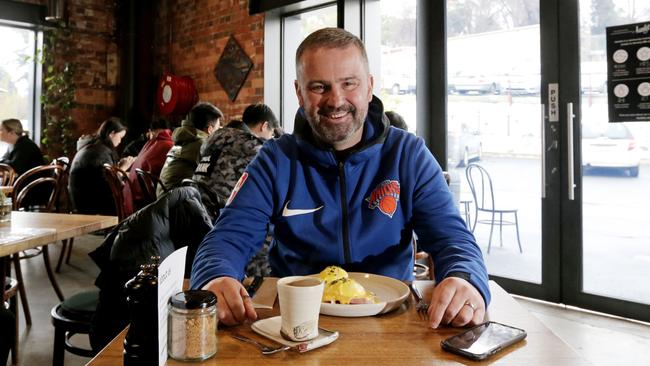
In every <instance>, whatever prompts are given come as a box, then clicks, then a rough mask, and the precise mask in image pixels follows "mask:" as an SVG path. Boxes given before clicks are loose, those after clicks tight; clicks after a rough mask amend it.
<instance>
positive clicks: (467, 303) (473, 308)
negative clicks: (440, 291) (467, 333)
mask: <svg viewBox="0 0 650 366" xmlns="http://www.w3.org/2000/svg"><path fill="white" fill-rule="evenodd" d="M463 306H469V307H470V308H472V311H476V305H474V304H472V303H471V302H469V301H465V304H463Z"/></svg>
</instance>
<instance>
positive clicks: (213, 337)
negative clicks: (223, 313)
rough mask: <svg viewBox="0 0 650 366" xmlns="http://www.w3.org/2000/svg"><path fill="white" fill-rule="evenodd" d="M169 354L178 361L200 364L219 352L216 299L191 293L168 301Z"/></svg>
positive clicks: (185, 293)
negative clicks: (199, 362)
mask: <svg viewBox="0 0 650 366" xmlns="http://www.w3.org/2000/svg"><path fill="white" fill-rule="evenodd" d="M167 329H168V335H167V342H168V343H167V352H168V354H169V356H170V357H171V358H173V359H175V360H179V361H200V360H205V359H207V358H210V357H212V356H213V355H214V354H215V353H217V298H216V296H215V295H214V294H213V293H212V292H210V291H204V290H189V291H183V292H179V293H177V294H175V295H173V296H172V297H171V298H170V299H169V317H168V324H167Z"/></svg>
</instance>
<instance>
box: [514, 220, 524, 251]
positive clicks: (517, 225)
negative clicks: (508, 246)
mask: <svg viewBox="0 0 650 366" xmlns="http://www.w3.org/2000/svg"><path fill="white" fill-rule="evenodd" d="M515 230H516V231H517V244H519V253H523V252H524V251H523V250H522V249H521V241H520V240H519V221H518V220H517V211H515Z"/></svg>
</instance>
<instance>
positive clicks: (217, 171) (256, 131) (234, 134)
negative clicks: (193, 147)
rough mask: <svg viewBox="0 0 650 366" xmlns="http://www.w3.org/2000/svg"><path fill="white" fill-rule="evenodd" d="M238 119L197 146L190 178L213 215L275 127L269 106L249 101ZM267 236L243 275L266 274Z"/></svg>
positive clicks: (267, 267)
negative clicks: (198, 157)
mask: <svg viewBox="0 0 650 366" xmlns="http://www.w3.org/2000/svg"><path fill="white" fill-rule="evenodd" d="M242 118H243V122H242V121H237V120H234V121H231V122H230V123H229V124H228V125H226V127H224V128H222V129H220V130H219V131H217V132H215V133H213V134H212V135H211V136H210V137H208V139H207V140H205V143H203V146H201V161H200V163H199V166H198V167H197V168H196V171H195V172H194V176H193V177H192V179H193V180H194V181H196V182H197V183H198V185H197V186H198V188H199V191H201V200H202V201H203V205H204V206H206V209H207V210H208V212H209V213H210V214H211V215H212V217H213V218H216V217H218V216H219V210H220V209H221V208H222V207H223V206H224V205H225V203H226V201H227V200H228V197H229V196H230V194H231V193H232V190H233V189H234V188H235V184H237V180H239V177H241V175H242V174H243V173H244V169H246V166H248V163H250V162H251V161H252V160H253V158H254V157H255V156H256V155H257V152H258V151H259V150H260V149H261V148H262V145H263V144H264V142H265V141H266V140H268V139H271V138H273V135H274V131H276V129H277V128H278V127H279V124H278V120H277V118H276V117H275V115H274V114H273V111H272V110H271V108H269V107H268V106H267V105H265V104H261V103H260V104H251V105H249V106H248V107H246V109H245V110H244V114H243V115H242ZM269 243H270V237H269V238H268V240H266V241H265V243H264V245H263V246H262V248H261V249H260V250H259V251H258V252H257V254H256V255H255V256H254V257H253V259H252V260H251V261H250V262H249V264H248V266H247V268H246V275H247V276H269V275H270V273H271V271H270V267H269V265H268V245H269Z"/></svg>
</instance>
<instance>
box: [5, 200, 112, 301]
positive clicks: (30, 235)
mask: <svg viewBox="0 0 650 366" xmlns="http://www.w3.org/2000/svg"><path fill="white" fill-rule="evenodd" d="M115 225H117V216H99V215H72V214H61V213H46V212H20V211H13V212H12V213H11V221H9V222H2V223H0V278H2V282H4V273H5V272H4V266H5V265H6V264H5V262H7V260H6V258H7V257H8V256H9V255H11V254H14V253H18V252H20V251H22V250H26V249H32V248H36V247H38V246H41V245H46V244H51V243H54V242H56V241H59V240H64V239H70V238H73V237H75V236H80V235H84V234H88V233H92V232H94V231H97V230H101V229H105V228H109V227H112V226H115ZM45 250H47V247H45ZM48 272H51V270H50V271H48ZM48 277H50V281H51V282H52V286H53V287H54V288H55V291H57V295H58V296H59V298H62V297H63V296H62V294H61V293H60V290H59V289H58V285H57V284H56V280H55V279H54V275H53V274H52V273H48ZM3 292H4V287H3V289H2V290H0V294H2V293H3Z"/></svg>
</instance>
